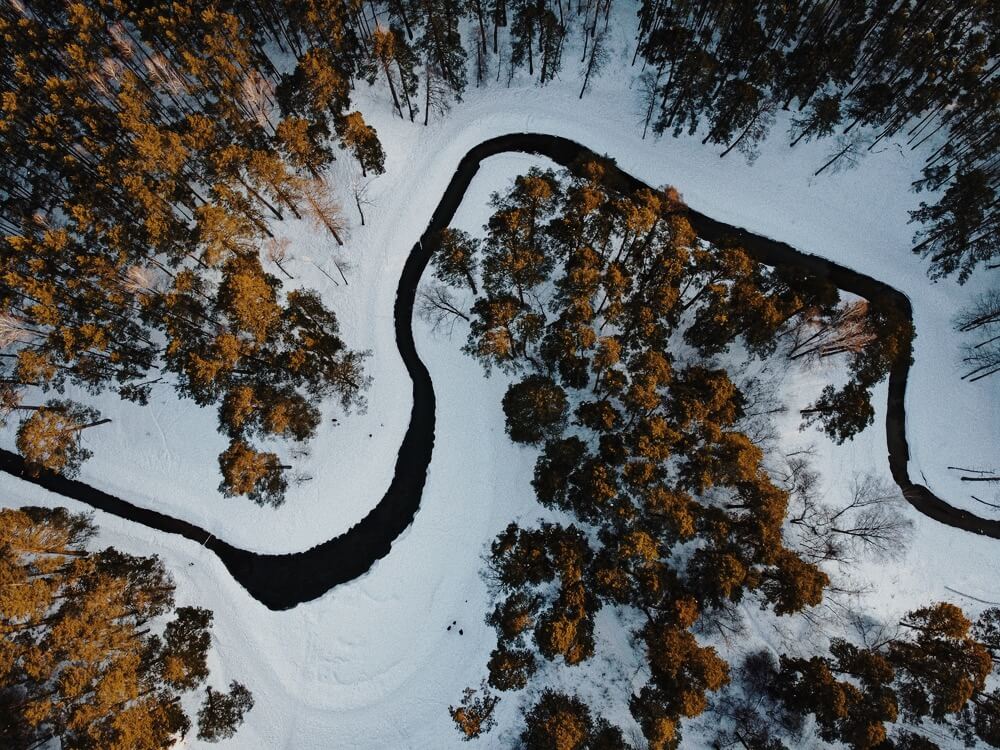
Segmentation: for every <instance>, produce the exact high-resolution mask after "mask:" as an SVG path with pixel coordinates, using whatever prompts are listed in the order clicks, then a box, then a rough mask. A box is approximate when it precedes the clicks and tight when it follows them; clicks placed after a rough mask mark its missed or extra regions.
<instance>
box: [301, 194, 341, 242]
mask: <svg viewBox="0 0 1000 750" xmlns="http://www.w3.org/2000/svg"><path fill="white" fill-rule="evenodd" d="M299 194H300V198H301V200H302V208H303V210H304V212H305V215H306V217H307V218H308V219H309V220H310V221H311V222H312V223H313V225H314V226H315V227H316V228H317V229H326V230H327V231H328V232H329V233H330V234H332V235H333V238H334V239H335V240H336V241H337V244H338V245H343V244H344V240H343V236H344V234H346V232H347V220H346V219H345V218H344V212H343V209H342V208H341V206H340V202H339V201H338V200H337V199H336V198H334V196H333V193H332V192H331V191H330V188H329V186H328V185H327V184H326V182H324V181H323V180H321V179H317V178H313V179H309V180H302V181H301V183H300V186H299Z"/></svg>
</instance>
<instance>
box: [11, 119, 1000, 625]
mask: <svg viewBox="0 0 1000 750" xmlns="http://www.w3.org/2000/svg"><path fill="white" fill-rule="evenodd" d="M507 152H518V153H529V154H538V155H540V156H544V157H547V158H548V159H551V160H552V161H554V162H556V163H557V164H560V165H562V166H564V167H566V166H570V165H571V164H573V163H575V162H579V161H583V160H586V159H589V158H597V154H595V153H594V152H592V151H590V150H589V149H588V148H586V147H585V146H582V145H581V144H579V143H576V142H574V141H571V140H568V139H566V138H560V137H558V136H551V135H542V134H537V133H511V134H509V135H504V136H500V137H498V138H492V139H490V140H487V141H484V142H482V143H480V144H479V145H478V146H476V147H475V148H473V149H472V150H471V151H469V153H467V154H466V155H465V157H463V159H462V160H461V162H459V165H458V168H457V169H456V170H455V174H454V176H453V177H452V178H451V182H449V183H448V187H447V189H446V190H445V193H444V195H443V196H442V198H441V201H440V203H438V205H437V208H436V209H435V210H434V214H433V216H432V217H431V220H430V223H429V224H428V225H427V229H426V230H425V232H424V234H423V235H422V237H421V241H419V242H417V244H416V245H414V246H413V249H412V250H411V251H410V255H409V256H408V257H407V259H406V263H405V265H404V266H403V273H402V275H401V276H400V279H399V286H398V288H397V290H396V301H395V306H394V316H395V328H396V346H397V347H398V349H399V353H400V356H402V358H403V362H404V363H405V365H406V369H407V371H408V372H409V374H410V379H411V381H412V383H413V407H412V409H411V411H410V423H409V426H408V427H407V429H406V434H405V435H404V437H403V442H402V444H401V445H400V446H399V454H398V455H397V457H396V468H395V473H394V475H393V478H392V481H391V482H390V484H389V488H388V489H387V490H386V492H385V495H384V496H383V497H382V499H381V500H380V501H379V503H378V505H376V506H375V507H374V508H372V510H371V511H370V512H369V513H368V515H366V516H365V517H364V518H363V519H362V520H361V521H359V522H358V523H357V524H356V525H354V526H353V527H351V528H350V529H349V530H348V531H346V532H345V533H343V534H341V535H339V536H336V537H333V538H332V539H330V540H328V541H326V542H323V543H322V544H319V545H316V546H315V547H311V548H310V549H307V550H304V551H302V552H295V553H290V554H282V555H273V554H259V553H256V552H251V551H248V550H243V549H238V548H237V547H233V546H232V545H230V544H227V543H226V542H225V541H224V540H222V539H218V538H217V537H215V536H213V535H212V534H210V533H209V532H207V531H205V530H204V529H202V528H199V527H198V526H195V525H194V524H191V523H187V522H186V521H182V520H180V519H177V518H173V517H171V516H167V515H164V514H162V513H158V512H156V511H154V510H149V509H147V508H141V507H139V506H137V505H134V504H132V503H129V502H127V501H126V500H123V499H121V498H118V497H115V496H113V495H110V494H108V493H106V492H103V491H101V490H100V489H98V488H96V487H93V486H91V485H89V484H86V483H84V482H79V481H76V480H72V479H66V478H65V477H60V476H54V475H47V474H45V475H41V476H32V475H31V474H30V473H29V472H27V471H26V467H25V463H24V460H23V459H22V458H21V457H20V456H18V455H17V454H16V453H12V452H10V451H5V450H0V470H2V471H5V472H7V473H9V474H13V475H15V476H17V477H20V478H22V479H25V480H26V481H29V482H33V483H35V484H37V485H40V486H42V487H44V488H45V489H47V490H50V491H52V492H55V493H57V494H60V495H63V496H65V497H69V498H72V499H74V500H77V501H79V502H81V503H84V504H86V505H89V506H90V507H92V508H96V509H98V510H102V511H104V512H106V513H111V514H113V515H116V516H120V517H122V518H126V519H128V520H129V521H134V522H136V523H140V524H142V525H144V526H148V527H150V528H152V529H156V530H157V531H161V532H164V533H167V534H179V535H181V536H183V537H186V538H187V539H191V540H193V541H195V542H198V543H199V544H204V546H205V547H206V548H208V549H210V550H212V551H213V552H214V553H215V554H216V555H218V556H219V559H220V560H222V562H223V563H224V564H225V566H226V568H227V569H228V570H229V572H230V573H231V574H232V576H233V577H234V578H235V579H236V580H237V581H239V583H240V584H241V585H242V586H243V587H244V588H246V590H247V591H248V592H249V593H250V595H251V596H253V597H254V598H255V599H257V600H258V601H260V602H262V603H263V604H264V605H266V606H267V607H270V608H271V609H288V608H291V607H294V606H295V605H297V604H301V603H302V602H307V601H310V600H312V599H315V598H317V597H319V596H321V595H322V594H324V593H325V592H327V591H329V590H330V589H331V588H333V587H334V586H336V585H338V584H341V583H345V582H347V581H350V580H353V579H354V578H357V577H358V576H360V575H363V574H364V573H366V572H367V571H368V570H369V569H370V568H371V567H372V565H374V564H375V562H376V561H378V560H380V559H381V558H383V557H385V556H386V555H388V554H389V552H390V551H391V548H392V543H393V541H394V540H395V539H396V538H397V537H398V536H399V535H400V534H401V533H402V532H403V531H404V530H405V529H406V528H407V527H408V526H409V525H410V524H411V523H412V522H413V518H414V517H415V516H416V513H417V511H418V510H419V509H420V499H421V497H422V495H423V490H424V484H425V482H426V479H427V467H428V466H429V465H430V461H431V455H432V453H433V450H434V414H435V395H434V384H433V383H432V382H431V377H430V374H429V373H428V372H427V368H426V367H425V366H424V363H423V362H422V361H421V360H420V357H419V356H418V354H417V349H416V346H415V344H414V341H413V327H412V322H413V303H414V299H415V297H416V291H417V285H418V283H419V282H420V277H421V275H422V274H423V272H424V269H425V268H426V266H427V262H428V260H429V255H430V253H429V250H427V249H425V247H424V242H423V240H424V238H427V237H430V236H432V235H433V234H435V233H436V232H438V231H440V230H441V229H443V228H445V227H447V226H448V225H449V223H450V222H451V220H452V217H453V216H454V215H455V211H456V210H457V209H458V206H459V204H460V203H461V201H462V197H463V196H464V195H465V191H466V189H467V188H468V187H469V184H470V183H471V182H472V178H473V177H474V176H475V174H476V172H477V171H478V170H479V165H480V164H481V163H482V162H483V160H484V159H488V158H489V157H491V156H496V155H497V154H502V153H507ZM611 175H612V177H613V178H614V179H615V180H617V181H619V182H620V184H621V186H622V187H623V188H625V189H627V190H636V189H638V188H641V187H644V186H645V185H644V183H642V182H640V181H639V180H637V179H636V178H634V177H632V176H631V175H628V174H626V173H624V172H622V171H620V170H617V169H615V170H613V171H612V173H611ZM689 218H690V221H691V224H692V226H693V227H694V229H695V231H696V232H697V233H698V236H699V237H702V238H703V239H705V240H707V241H709V242H712V243H717V242H718V241H719V240H721V239H722V238H723V237H729V238H733V239H735V240H736V241H737V242H738V243H739V244H741V245H742V247H744V248H745V249H746V251H747V252H748V253H749V254H750V255H751V256H753V257H754V258H755V259H756V260H758V261H760V262H761V263H764V264H767V265H784V266H795V267H798V268H802V269H804V270H807V271H809V272H810V273H813V274H815V275H817V276H820V277H823V278H826V279H829V280H830V281H831V282H833V283H834V284H836V286H838V287H839V288H841V289H843V290H846V291H848V292H851V293H853V294H856V295H858V296H860V297H865V298H868V299H872V298H875V297H878V298H880V299H882V300H887V301H890V302H891V303H892V304H894V305H896V306H897V307H898V308H899V309H900V311H901V312H903V314H904V315H905V316H906V317H907V318H908V319H911V320H912V314H911V308H910V302H909V300H908V299H907V298H906V296H905V295H904V294H902V293H901V292H899V291H897V290H896V289H893V288H892V287H891V286H889V285H887V284H885V283H883V282H881V281H878V280H876V279H873V278H871V277H870V276H865V275H863V274H860V273H857V272H855V271H852V270H851V269H849V268H845V267H843V266H840V265H837V264H836V263H833V262H832V261H829V260H826V259H824V258H820V257H818V256H815V255H810V254H808V253H803V252H800V251H798V250H796V249H794V248H793V247H791V246H789V245H786V244H785V243H782V242H777V241H775V240H771V239H768V238H766V237H762V236H760V235H757V234H753V233H751V232H748V231H747V230H745V229H741V228H739V227H734V226H731V225H729V224H724V223H722V222H719V221H716V220H714V219H711V218H709V217H707V216H705V215H703V214H701V213H698V212H697V211H695V210H693V209H692V210H691V211H690V215H689ZM909 369H910V360H909V357H904V358H902V359H901V361H899V362H897V363H896V365H895V366H894V367H893V368H892V371H891V372H890V374H889V395H888V404H887V408H886V424H885V428H886V440H887V443H888V448H889V465H890V468H891V471H892V476H893V479H894V480H895V482H896V484H898V485H899V488H900V490H902V493H903V496H904V497H905V498H906V499H907V500H908V501H909V502H910V504H911V505H913V506H914V507H915V508H916V509H917V510H918V511H920V512H921V513H923V514H925V515H927V516H929V517H931V518H933V519H935V520H937V521H940V522H941V523H944V524H947V525H949V526H954V527H956V528H959V529H964V530H966V531H971V532H974V533H977V534H984V535H987V536H991V537H994V538H1000V521H995V520H989V519H985V518H981V517H979V516H977V515H975V514H973V513H969V512H968V511H965V510H961V509H959V508H955V507H953V506H951V505H949V504H948V503H946V502H945V501H943V500H941V499H940V498H938V497H937V496H935V495H934V494H932V493H931V492H930V490H928V489H927V488H926V487H924V486H923V485H919V484H915V483H914V482H912V481H910V477H909V474H908V471H907V464H908V461H909V447H908V445H907V443H906V413H905V406H904V397H905V394H906V379H907V375H908V374H909Z"/></svg>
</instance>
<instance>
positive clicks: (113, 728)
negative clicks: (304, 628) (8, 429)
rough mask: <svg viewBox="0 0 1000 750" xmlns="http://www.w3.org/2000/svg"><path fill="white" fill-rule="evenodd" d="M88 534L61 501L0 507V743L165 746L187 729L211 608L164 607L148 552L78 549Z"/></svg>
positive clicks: (160, 576) (204, 672)
mask: <svg viewBox="0 0 1000 750" xmlns="http://www.w3.org/2000/svg"><path fill="white" fill-rule="evenodd" d="M96 531H97V529H96V527H94V525H93V523H92V522H91V521H90V519H89V517H87V516H84V515H74V514H71V513H69V512H67V511H66V510H65V509H62V508H57V509H54V510H53V509H47V508H31V507H26V508H21V509H19V510H11V509H4V510H0V575H2V576H3V578H4V580H5V581H6V584H7V585H5V586H4V587H3V589H2V592H0V615H2V616H0V645H2V651H3V653H4V659H3V660H0V672H2V680H0V685H2V686H3V687H0V706H2V708H0V740H2V741H3V744H4V747H10V748H12V749H13V750H28V749H29V748H36V747H40V746H42V745H45V744H51V743H52V742H57V743H58V744H60V745H61V746H62V747H65V748H87V747H130V748H137V749H138V750H166V749H167V748H170V747H173V746H174V745H175V744H176V742H177V740H178V738H183V736H184V735H185V734H186V733H187V732H188V730H189V727H190V720H189V719H188V717H187V716H186V715H185V713H184V710H183V707H182V704H181V698H182V697H183V696H184V694H185V693H187V692H189V691H190V690H192V689H194V688H196V687H198V686H199V685H202V684H204V682H205V680H206V679H207V678H208V677H209V672H208V667H207V664H206V658H207V652H208V647H209V645H210V643H211V636H210V633H209V627H210V625H211V613H209V612H208V611H207V610H203V609H200V608H197V607H179V608H176V609H175V607H174V598H173V594H174V585H173V582H172V581H171V580H170V578H169V575H168V574H167V572H166V570H165V569H164V567H163V565H162V563H161V562H160V561H159V560H158V559H157V558H155V557H149V558H143V557H133V556H131V555H127V554H124V553H121V552H118V551H117V550H115V549H114V548H108V549H105V550H103V551H101V552H91V551H89V550H88V549H87V548H86V545H87V542H88V541H89V540H90V539H91V538H92V537H93V536H94V534H95V533H96ZM164 620H166V624H165V626H163V627H162V630H160V628H159V627H156V626H155V625H154V624H155V623H158V622H159V623H162V622H163V621H164ZM157 631H159V632H162V634H163V635H162V637H160V635H158V633H157ZM80 633H86V638H81V637H80V636H79V634H80ZM244 695H245V697H244V699H243V705H244V708H243V710H241V711H240V712H239V713H238V715H233V716H232V718H231V720H230V721H229V724H228V726H229V730H228V731H229V736H231V735H232V733H234V732H235V730H236V728H237V726H238V725H239V724H240V723H241V722H242V720H243V714H245V712H246V711H247V710H249V707H250V706H251V705H252V699H251V698H250V697H249V692H248V691H246V690H245V689H244Z"/></svg>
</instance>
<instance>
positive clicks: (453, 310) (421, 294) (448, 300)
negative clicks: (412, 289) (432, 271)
mask: <svg viewBox="0 0 1000 750" xmlns="http://www.w3.org/2000/svg"><path fill="white" fill-rule="evenodd" d="M417 314H418V315H419V316H420V319H421V320H423V321H424V322H425V323H428V324H429V325H430V326H431V328H432V329H433V330H435V331H439V330H444V328H445V327H447V329H448V335H451V332H452V331H453V330H454V328H455V323H457V322H458V320H459V319H460V318H461V319H462V320H464V321H466V322H468V320H469V316H468V315H466V314H465V313H464V312H462V308H460V307H459V306H458V303H457V302H456V301H455V297H454V294H453V293H452V290H451V288H450V287H449V286H448V285H447V284H440V283H437V282H434V283H432V284H424V285H422V286H421V287H420V290H419V291H418V292H417Z"/></svg>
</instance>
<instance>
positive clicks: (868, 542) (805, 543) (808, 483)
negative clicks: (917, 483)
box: [779, 453, 913, 564]
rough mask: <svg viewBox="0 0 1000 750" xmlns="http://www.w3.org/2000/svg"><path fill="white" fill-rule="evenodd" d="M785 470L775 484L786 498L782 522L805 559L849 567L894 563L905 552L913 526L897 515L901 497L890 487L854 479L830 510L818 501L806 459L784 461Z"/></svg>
mask: <svg viewBox="0 0 1000 750" xmlns="http://www.w3.org/2000/svg"><path fill="white" fill-rule="evenodd" d="M786 467H787V468H786V470H785V471H784V472H782V474H781V476H780V477H779V478H780V479H781V481H782V482H783V483H784V486H785V489H786V490H788V492H789V500H790V504H789V515H788V522H789V524H790V526H792V527H793V528H794V529H795V531H796V532H797V533H796V534H795V535H794V536H795V538H794V540H793V541H794V543H795V545H796V547H797V548H798V550H799V552H800V553H801V554H802V555H803V556H804V557H805V558H807V559H809V560H811V561H813V562H826V561H831V562H837V563H840V564H849V563H851V562H853V561H855V560H856V559H858V558H861V557H869V558H874V559H888V558H894V557H897V556H899V555H901V554H902V553H903V552H904V551H905V550H906V547H907V545H908V544H909V541H910V537H911V535H912V529H913V523H912V521H910V520H909V519H908V518H906V517H905V516H904V515H903V514H902V512H901V511H902V509H903V505H904V503H903V497H902V495H901V494H900V492H899V488H897V487H896V485H895V484H893V483H892V482H891V481H889V480H887V479H885V478H884V477H881V476H879V475H877V474H875V473H871V472H869V473H864V474H856V475H855V476H854V477H853V479H852V480H851V484H850V486H849V490H848V493H849V494H848V502H847V503H846V504H845V505H843V506H840V507H836V506H832V505H828V504H826V503H823V502H822V501H821V500H820V499H819V492H818V483H819V474H818V473H817V472H816V471H814V470H813V469H812V467H811V463H810V460H809V455H808V454H807V453H803V454H799V455H790V456H788V457H787V458H786Z"/></svg>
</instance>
